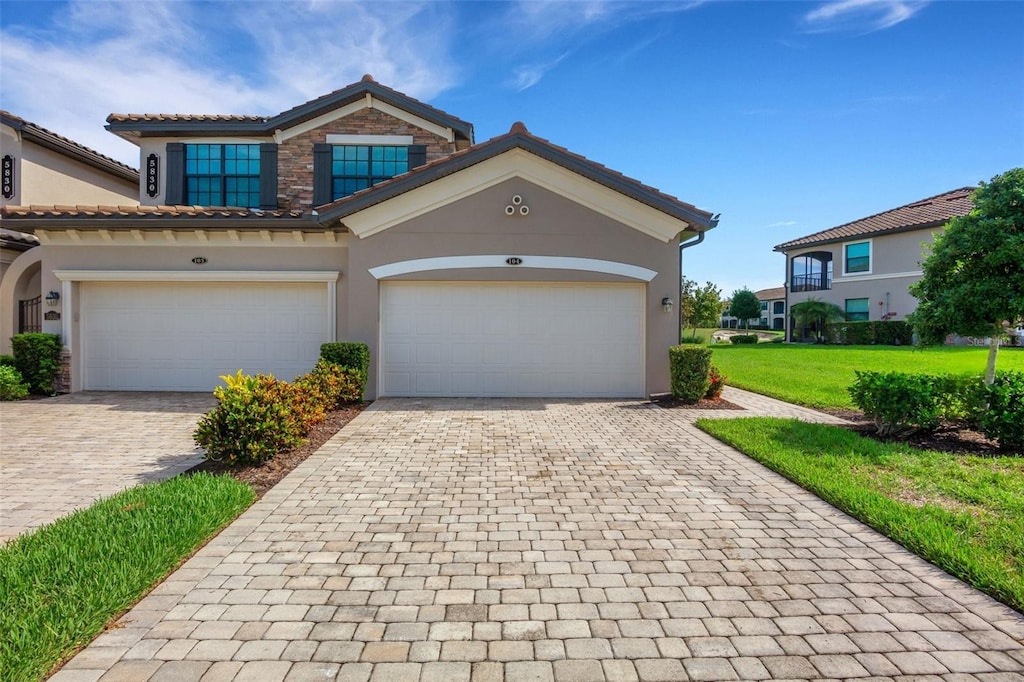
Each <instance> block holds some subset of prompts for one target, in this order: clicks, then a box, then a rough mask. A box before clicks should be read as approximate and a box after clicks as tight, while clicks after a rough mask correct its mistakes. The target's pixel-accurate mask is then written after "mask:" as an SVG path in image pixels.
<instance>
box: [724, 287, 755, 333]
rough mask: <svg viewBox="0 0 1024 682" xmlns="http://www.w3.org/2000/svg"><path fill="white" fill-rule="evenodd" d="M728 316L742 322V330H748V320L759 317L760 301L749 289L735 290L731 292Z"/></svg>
mask: <svg viewBox="0 0 1024 682" xmlns="http://www.w3.org/2000/svg"><path fill="white" fill-rule="evenodd" d="M729 314H730V315H732V316H733V317H735V318H736V319H737V320H741V321H742V322H743V328H744V329H749V328H750V320H752V319H754V318H759V317H761V301H759V300H757V295H756V294H754V292H753V291H751V290H750V289H737V290H736V291H734V292H732V302H731V303H730V304H729Z"/></svg>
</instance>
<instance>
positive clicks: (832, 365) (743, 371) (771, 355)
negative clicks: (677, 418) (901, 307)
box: [712, 343, 1024, 409]
mask: <svg viewBox="0 0 1024 682" xmlns="http://www.w3.org/2000/svg"><path fill="white" fill-rule="evenodd" d="M712 348H714V350H715V355H714V358H713V359H712V361H713V362H714V363H715V365H717V366H718V368H719V369H720V370H721V371H722V372H723V373H724V374H725V375H726V376H727V377H728V385H730V386H736V387H738V388H745V389H747V390H748V391H754V392H755V393H761V394H763V395H768V396H771V397H773V398H779V399H780V400H785V401H786V402H790V403H796V404H797V405H806V406H808V407H819V408H820V407H825V408H835V409H854V406H853V402H852V401H851V400H850V394H849V393H847V392H846V388H847V387H848V386H849V385H850V384H852V383H853V380H854V374H853V371H854V370H856V369H859V370H867V371H879V372H888V371H893V370H898V371H901V372H921V373H929V374H978V375H980V374H981V373H982V372H984V371H985V358H986V354H987V353H988V351H987V350H986V349H983V348H959V347H938V348H925V349H917V348H910V347H906V346H904V347H894V346H802V345H797V344H777V343H776V344H772V343H762V344H758V345H756V346H754V345H749V346H733V345H731V344H730V345H725V344H716V345H713V346H712ZM997 367H998V368H999V369H1012V370H1017V371H1024V350H1017V349H1001V350H1000V351H999V360H998V363H997Z"/></svg>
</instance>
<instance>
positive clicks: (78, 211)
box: [0, 206, 303, 220]
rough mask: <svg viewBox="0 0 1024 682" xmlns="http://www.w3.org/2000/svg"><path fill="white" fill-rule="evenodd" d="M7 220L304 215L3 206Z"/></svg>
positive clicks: (292, 214) (223, 209) (226, 209)
mask: <svg viewBox="0 0 1024 682" xmlns="http://www.w3.org/2000/svg"><path fill="white" fill-rule="evenodd" d="M0 216H2V217H3V218H4V219H7V220H11V219H14V220H18V219H33V218H111V219H115V220H116V219H118V218H153V219H156V218H213V219H216V218H234V219H238V218H251V219H257V218H258V219H266V218H302V217H303V214H302V211H294V210H278V211H261V210H259V209H250V208H236V207H233V206H4V207H3V208H2V209H0Z"/></svg>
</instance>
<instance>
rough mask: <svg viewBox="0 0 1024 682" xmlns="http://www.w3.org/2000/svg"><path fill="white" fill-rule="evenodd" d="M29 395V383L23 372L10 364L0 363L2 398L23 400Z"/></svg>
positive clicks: (0, 391)
mask: <svg viewBox="0 0 1024 682" xmlns="http://www.w3.org/2000/svg"><path fill="white" fill-rule="evenodd" d="M27 395H28V384H26V383H25V380H24V379H22V378H21V372H19V371H18V370H16V369H14V368H13V367H11V366H10V365H0V400H21V399H22V398H24V397H26V396H27Z"/></svg>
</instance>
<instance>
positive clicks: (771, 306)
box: [720, 287, 786, 330]
mask: <svg viewBox="0 0 1024 682" xmlns="http://www.w3.org/2000/svg"><path fill="white" fill-rule="evenodd" d="M754 295H755V296H757V300H758V301H760V302H761V317H760V318H757V317H754V318H751V319H749V320H747V325H746V326H748V327H762V328H764V329H780V330H781V329H785V328H786V289H785V287H775V288H774V289H761V290H760V291H755V292H754ZM720 324H721V326H722V328H723V329H736V328H737V327H742V326H744V325H743V324H742V323H741V322H740V320H738V319H736V318H735V317H733V316H732V315H730V314H729V306H727V305H726V306H724V311H723V313H722V319H721V322H720Z"/></svg>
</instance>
